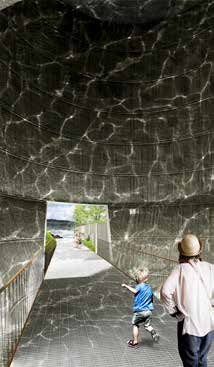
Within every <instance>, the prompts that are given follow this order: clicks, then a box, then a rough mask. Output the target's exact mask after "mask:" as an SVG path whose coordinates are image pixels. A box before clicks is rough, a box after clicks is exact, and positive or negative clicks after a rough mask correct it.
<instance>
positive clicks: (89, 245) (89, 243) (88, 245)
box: [82, 240, 95, 252]
mask: <svg viewBox="0 0 214 367" xmlns="http://www.w3.org/2000/svg"><path fill="white" fill-rule="evenodd" d="M82 243H83V245H85V246H86V247H88V248H89V250H91V251H93V252H95V245H94V244H93V243H92V242H91V240H82Z"/></svg>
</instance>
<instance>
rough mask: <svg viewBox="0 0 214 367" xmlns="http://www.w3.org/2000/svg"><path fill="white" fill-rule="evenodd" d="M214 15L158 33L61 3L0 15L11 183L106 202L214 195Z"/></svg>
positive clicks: (192, 15) (32, 4)
mask: <svg viewBox="0 0 214 367" xmlns="http://www.w3.org/2000/svg"><path fill="white" fill-rule="evenodd" d="M213 12H214V10H213V7H212V2H210V3H209V2H203V4H201V5H199V6H198V7H196V8H194V9H192V10H191V11H189V12H188V11H187V12H184V13H183V14H182V16H180V15H179V16H177V17H174V18H172V19H169V20H168V22H166V21H162V22H161V23H159V24H158V25H155V26H153V28H152V29H149V30H146V29H145V27H144V26H143V25H141V24H116V23H108V22H102V21H100V20H98V19H95V18H92V17H89V16H88V15H86V14H85V13H82V12H81V11H79V12H78V11H77V10H73V8H72V7H71V6H68V5H67V6H66V5H63V4H61V3H58V2H55V1H54V2H53V3H52V6H50V4H49V2H47V3H46V2H44V1H43V2H39V1H27V2H23V3H20V4H17V5H16V6H14V7H11V8H8V9H7V10H5V11H4V12H2V13H1V18H0V19H1V21H0V25H1V31H2V33H1V42H0V50H1V57H0V63H1V70H0V74H1V75H0V76H1V121H2V122H1V124H2V130H1V151H0V154H1V158H0V159H1V161H2V162H3V161H4V166H3V167H2V169H4V171H5V172H6V174H5V175H4V176H3V177H2V185H1V187H2V189H3V190H4V191H6V192H8V193H13V194H14V193H17V194H19V195H20V194H21V195H24V196H28V197H32V196H33V197H37V198H40V199H41V198H42V199H48V200H51V199H54V200H55V199H57V198H60V199H61V200H62V199H63V200H68V201H70V200H74V201H80V200H81V199H82V200H83V199H84V200H87V201H97V202H99V201H106V202H124V201H125V202H130V201H131V202H138V201H139V200H140V202H157V201H170V202H172V201H175V200H183V199H185V198H188V197H189V196H192V195H193V196H196V195H199V194H208V193H211V192H212V189H213V177H214V176H213V174H214V173H213V127H212V120H213V71H212V68H213V67H212V63H213V52H212V44H213V29H212V28H213ZM71 187H72V193H71Z"/></svg>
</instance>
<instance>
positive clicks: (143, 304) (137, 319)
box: [122, 268, 159, 348]
mask: <svg viewBox="0 0 214 367" xmlns="http://www.w3.org/2000/svg"><path fill="white" fill-rule="evenodd" d="M148 275H149V271H148V269H147V268H144V269H139V270H137V271H136V273H135V278H136V283H137V285H136V286H135V288H133V287H130V286H129V285H126V284H122V287H126V288H127V289H128V290H130V291H131V292H132V293H133V294H134V300H133V312H134V314H133V317H132V325H133V331H132V332H133V339H131V340H129V341H128V346H129V347H135V348H136V347H137V346H138V336H139V325H140V324H141V323H143V325H144V328H145V330H146V331H148V332H150V334H151V336H152V339H153V340H154V341H155V342H158V340H159V335H158V333H157V332H156V331H155V329H154V328H153V327H152V325H151V320H150V318H151V315H152V310H153V309H154V306H153V292H152V288H151V287H150V285H149V284H148V283H147V281H148Z"/></svg>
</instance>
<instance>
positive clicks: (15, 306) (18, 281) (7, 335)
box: [0, 249, 43, 367]
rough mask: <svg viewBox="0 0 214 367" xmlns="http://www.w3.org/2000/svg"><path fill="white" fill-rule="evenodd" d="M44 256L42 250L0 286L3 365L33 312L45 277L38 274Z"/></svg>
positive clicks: (0, 360)
mask: <svg viewBox="0 0 214 367" xmlns="http://www.w3.org/2000/svg"><path fill="white" fill-rule="evenodd" d="M41 256H43V254H42V250H41V249H40V250H39V251H37V252H36V253H35V254H34V256H33V257H32V258H31V259H30V260H29V261H27V263H26V264H25V265H24V266H23V267H22V268H21V269H20V270H19V271H18V272H17V273H16V274H15V275H14V276H13V277H12V278H11V279H9V281H8V282H7V283H6V284H4V286H3V287H1V288H0V312H1V314H0V367H6V366H9V365H10V363H11V361H12V358H13V355H14V353H15V350H16V347H17V344H18V341H19V339H20V336H21V334H22V330H23V328H24V325H25V323H26V320H27V317H28V315H29V313H30V309H31V307H32V303H33V300H34V298H35V295H36V292H37V290H38V288H39V285H40V283H41V280H42V279H41V277H38V276H37V274H36V273H37V270H38V264H37V262H38V261H40V260H41ZM32 285H33V286H32Z"/></svg>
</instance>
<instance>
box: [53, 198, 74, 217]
mask: <svg viewBox="0 0 214 367" xmlns="http://www.w3.org/2000/svg"><path fill="white" fill-rule="evenodd" d="M74 207H75V204H71V203H59V202H53V201H49V202H48V203H47V219H58V220H73V211H74Z"/></svg>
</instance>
